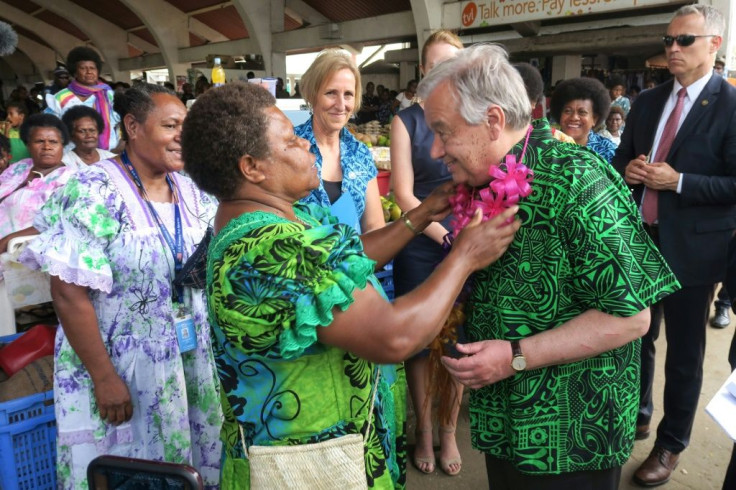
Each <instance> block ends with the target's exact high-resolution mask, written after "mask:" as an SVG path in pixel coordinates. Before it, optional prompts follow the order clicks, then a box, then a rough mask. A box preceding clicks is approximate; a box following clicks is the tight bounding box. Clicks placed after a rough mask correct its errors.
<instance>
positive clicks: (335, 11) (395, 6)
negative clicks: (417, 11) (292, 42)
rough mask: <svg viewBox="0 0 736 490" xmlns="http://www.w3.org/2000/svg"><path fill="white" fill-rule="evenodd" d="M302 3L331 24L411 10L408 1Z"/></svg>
mask: <svg viewBox="0 0 736 490" xmlns="http://www.w3.org/2000/svg"><path fill="white" fill-rule="evenodd" d="M304 3H306V4H307V5H309V6H310V7H312V8H313V9H315V10H316V11H318V12H319V13H321V14H322V15H324V16H325V17H327V18H328V19H330V20H331V21H333V22H345V21H348V20H355V19H364V18H366V17H375V16H377V15H383V14H393V13H395V12H404V11H406V10H411V2H410V0H359V1H351V2H346V1H345V0H304Z"/></svg>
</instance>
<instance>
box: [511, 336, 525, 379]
mask: <svg viewBox="0 0 736 490" xmlns="http://www.w3.org/2000/svg"><path fill="white" fill-rule="evenodd" d="M511 367H512V368H513V370H514V371H516V372H517V373H520V372H522V371H524V370H525V369H526V357H524V354H522V353H521V345H519V341H518V340H512V341H511Z"/></svg>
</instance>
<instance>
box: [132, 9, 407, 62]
mask: <svg viewBox="0 0 736 490" xmlns="http://www.w3.org/2000/svg"><path fill="white" fill-rule="evenodd" d="M372 19H374V20H377V21H378V24H379V25H380V26H381V27H380V28H375V27H374V28H371V27H370V24H369V23H367V22H365V21H366V19H361V20H356V21H348V22H343V23H340V24H337V25H338V26H339V27H340V29H341V32H343V33H344V34H345V35H344V37H343V38H342V39H340V40H339V42H336V43H328V42H326V40H324V39H321V38H320V31H321V27H320V26H313V27H307V28H302V29H297V30H294V31H288V32H280V33H274V34H273V35H272V36H273V43H274V44H273V51H275V52H282V50H283V51H284V52H289V51H297V50H302V49H304V48H308V49H314V50H317V49H320V48H321V47H323V46H328V45H333V44H334V45H338V44H340V45H344V44H360V43H363V42H366V41H371V40H374V39H377V38H381V39H384V38H385V39H403V38H406V37H411V36H413V35H415V32H414V24H413V20H412V16H411V12H400V13H398V14H387V15H381V16H378V17H373V18H372ZM366 24H368V26H366ZM250 53H260V49H258V44H257V43H256V42H255V40H253V39H239V40H235V41H225V42H220V43H210V44H205V45H203V46H192V47H188V48H179V62H180V63H195V62H201V61H204V60H205V59H206V58H207V55H211V54H215V55H217V54H219V55H229V56H242V55H245V54H250ZM144 58H145V59H143V60H139V59H138V58H125V59H121V60H120V66H119V69H120V70H146V69H151V68H160V67H161V66H165V65H164V64H163V59H162V58H159V57H155V56H144ZM415 59H416V58H415Z"/></svg>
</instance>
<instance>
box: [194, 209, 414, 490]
mask: <svg viewBox="0 0 736 490" xmlns="http://www.w3.org/2000/svg"><path fill="white" fill-rule="evenodd" d="M294 209H295V212H296V215H297V217H298V218H299V219H300V220H301V221H303V222H304V223H305V224H304V225H303V224H299V223H294V222H291V221H288V220H285V219H284V218H281V217H279V216H276V215H273V214H269V213H264V212H254V213H246V214H243V215H241V216H240V217H238V218H236V219H234V220H232V221H231V222H230V223H228V224H227V226H225V227H224V228H223V229H222V230H221V231H220V232H219V233H218V234H217V236H216V237H214V238H213V241H212V244H211V245H210V250H209V256H208V264H207V295H208V300H209V305H208V307H209V315H210V320H211V322H212V330H213V333H214V336H215V339H216V342H214V346H213V348H214V353H215V358H216V361H217V368H218V372H219V375H220V380H221V382H222V388H223V398H224V400H223V410H224V411H225V413H226V419H227V421H226V423H225V425H224V427H223V434H222V435H223V441H224V452H225V455H224V462H223V474H222V481H221V485H222V488H223V489H227V488H233V489H236V488H237V489H242V488H248V486H249V485H248V483H249V478H250V473H249V466H248V462H247V458H246V456H245V455H244V451H243V448H242V442H241V439H240V433H239V429H238V423H239V424H240V425H241V427H242V429H243V434H244V436H245V443H246V445H247V446H250V445H253V444H255V445H287V444H305V443H312V442H319V441H324V440H328V439H333V438H336V437H340V436H342V435H345V434H354V433H358V432H361V433H365V424H366V423H367V418H368V417H367V415H368V409H369V407H370V406H371V399H370V395H371V385H372V383H373V382H374V380H375V373H376V368H377V366H376V365H374V364H373V363H371V362H368V361H365V360H363V359H360V358H358V357H356V356H354V355H353V354H351V353H349V352H345V351H343V350H340V349H338V348H336V347H331V346H328V345H324V344H321V343H320V342H319V341H318V339H317V328H320V327H327V328H328V327H329V325H330V323H331V322H332V320H333V314H332V312H333V308H335V307H337V308H340V310H342V311H344V310H346V309H347V308H348V307H350V305H351V304H352V302H353V296H352V293H353V291H354V290H355V288H356V287H357V288H360V289H364V288H365V287H366V286H367V285H368V283H370V284H371V285H372V286H373V287H374V288H376V289H377V290H378V291H380V292H381V294H383V291H382V289H381V287H380V285H379V283H378V281H377V280H376V278H375V276H374V275H373V270H374V267H375V263H374V262H373V261H372V260H370V259H369V258H367V257H366V256H365V254H364V253H363V247H362V243H361V241H360V238H359V236H358V235H357V234H356V232H355V231H354V230H353V229H352V228H351V227H349V226H346V225H342V224H338V223H337V221H336V219H335V218H334V217H332V216H331V215H329V213H328V211H327V210H326V209H324V208H321V207H319V206H316V205H314V204H308V205H297V206H295V208H294ZM380 370H381V375H380V381H379V387H378V390H377V400H376V404H375V411H374V419H373V423H374V425H375V427H374V430H371V432H370V434H371V435H370V438H369V440H368V441H367V443H366V447H365V462H366V476H367V481H368V485H369V487H372V488H402V487H404V485H405V481H406V434H405V427H404V425H405V413H406V410H405V408H406V407H405V394H404V393H405V391H404V390H405V378H404V372H403V367H401V366H393V365H391V366H386V365H381V366H380ZM236 421H237V422H236Z"/></svg>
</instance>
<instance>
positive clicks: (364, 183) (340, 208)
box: [295, 49, 386, 233]
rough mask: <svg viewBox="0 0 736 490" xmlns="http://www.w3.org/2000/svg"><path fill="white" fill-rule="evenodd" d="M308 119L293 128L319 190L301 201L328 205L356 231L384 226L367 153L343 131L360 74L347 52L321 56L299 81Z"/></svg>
mask: <svg viewBox="0 0 736 490" xmlns="http://www.w3.org/2000/svg"><path fill="white" fill-rule="evenodd" d="M300 87H301V92H302V95H303V96H304V99H305V100H306V101H307V103H309V106H310V107H311V109H312V117H311V118H310V119H309V120H308V121H307V122H305V123H304V124H301V125H299V126H297V127H296V128H295V131H296V134H297V136H299V137H301V138H304V139H305V140H307V141H309V151H310V152H312V153H313V154H314V155H315V157H316V159H317V172H318V174H319V178H320V183H319V187H317V188H316V189H314V190H313V191H312V192H311V193H310V194H309V195H308V196H307V197H306V198H304V199H303V202H305V203H308V202H312V203H316V204H319V205H321V206H326V207H330V208H331V210H332V214H334V215H336V216H337V217H338V219H340V222H342V223H345V224H349V225H351V226H352V227H353V228H355V229H356V230H358V233H360V232H361V231H364V232H367V231H371V230H375V229H377V228H380V227H382V226H384V225H385V224H386V222H385V221H384V219H383V208H382V207H381V198H380V194H379V192H378V181H377V180H376V176H377V175H378V170H376V165H375V163H374V162H373V156H372V155H371V152H370V150H369V149H368V147H366V146H365V145H364V144H363V143H361V142H360V141H358V140H357V139H355V136H353V135H352V134H351V133H350V131H348V130H347V129H346V128H345V125H346V124H347V123H348V120H349V119H350V117H351V116H352V115H353V114H354V113H355V112H356V111H357V110H358V109H360V104H361V93H360V90H361V85H360V72H359V71H358V68H357V67H356V66H355V63H354V62H353V60H352V59H351V58H350V56H349V55H347V53H344V52H342V51H338V50H334V49H333V50H327V51H323V52H322V53H320V55H319V56H318V57H317V58H316V59H315V60H314V63H312V65H311V66H310V67H309V69H308V70H307V71H306V73H304V76H303V77H302V79H301V81H300Z"/></svg>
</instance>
